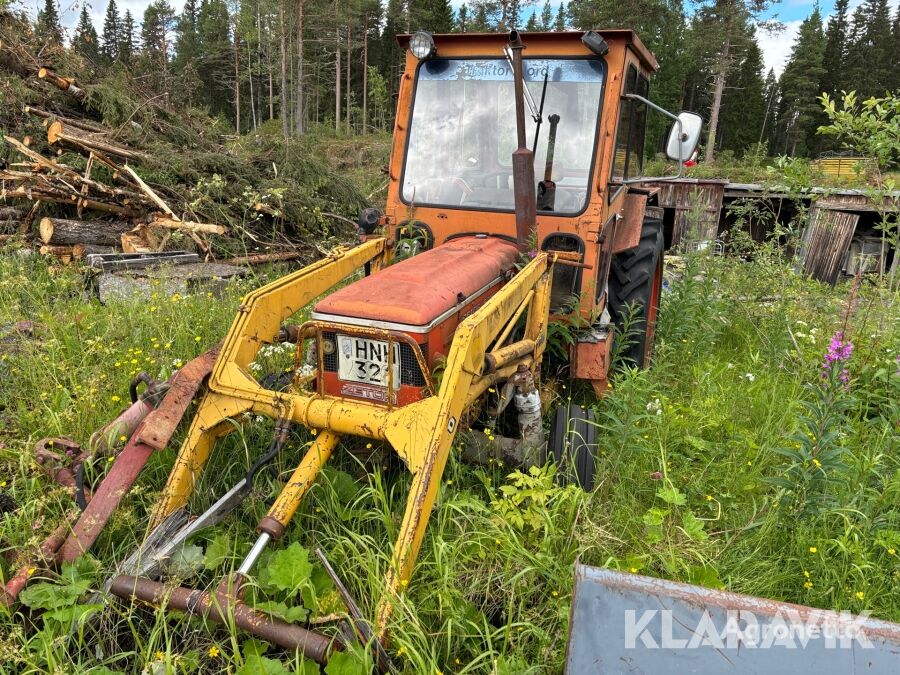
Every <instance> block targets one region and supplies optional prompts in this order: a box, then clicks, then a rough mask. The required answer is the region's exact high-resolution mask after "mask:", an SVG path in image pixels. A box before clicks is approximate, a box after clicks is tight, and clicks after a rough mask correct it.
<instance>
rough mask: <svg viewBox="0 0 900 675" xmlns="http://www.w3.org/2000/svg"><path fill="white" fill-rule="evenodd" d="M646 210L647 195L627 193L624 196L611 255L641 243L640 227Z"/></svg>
mask: <svg viewBox="0 0 900 675" xmlns="http://www.w3.org/2000/svg"><path fill="white" fill-rule="evenodd" d="M646 208H647V195H644V194H640V193H638V192H629V193H628V194H627V195H625V206H623V207H622V220H621V221H619V223H618V225H617V226H616V236H615V239H613V246H612V251H613V253H620V252H622V251H627V250H628V249H630V248H634V247H635V246H637V245H638V244H639V243H640V242H641V226H642V225H643V224H644V211H645V210H646Z"/></svg>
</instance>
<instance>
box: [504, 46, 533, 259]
mask: <svg viewBox="0 0 900 675" xmlns="http://www.w3.org/2000/svg"><path fill="white" fill-rule="evenodd" d="M523 49H525V45H524V44H522V37H521V36H520V35H519V31H517V30H511V31H509V52H510V54H511V57H510V61H511V62H512V68H513V89H514V92H515V99H516V138H517V140H518V147H517V148H516V149H515V151H514V152H513V154H512V169H513V198H514V204H515V210H516V243H517V244H518V246H519V249H520V250H525V247H526V246H527V245H528V240H529V239H530V238H531V234H532V232H533V231H534V228H535V225H536V222H537V201H536V196H535V187H534V153H533V152H532V151H531V148H529V147H528V143H527V141H526V140H525V78H524V76H523V74H522V50H523Z"/></svg>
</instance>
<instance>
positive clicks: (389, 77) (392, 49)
mask: <svg viewBox="0 0 900 675" xmlns="http://www.w3.org/2000/svg"><path fill="white" fill-rule="evenodd" d="M416 28H417V27H412V30H416ZM469 30H472V29H471V28H470V29H469ZM405 31H406V13H405V12H404V2H403V0H388V3H387V9H386V10H385V22H384V30H383V31H382V32H381V44H380V45H379V50H378V51H379V52H380V54H381V72H382V73H383V74H384V79H385V80H386V81H387V86H388V94H389V96H390V97H391V98H393V96H394V94H396V93H397V89H398V87H399V83H400V69H401V67H402V64H403V59H404V54H403V50H401V49H400V46H399V45H398V44H397V36H398V35H399V34H400V33H403V32H405Z"/></svg>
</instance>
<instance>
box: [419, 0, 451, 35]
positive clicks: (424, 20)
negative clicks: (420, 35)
mask: <svg viewBox="0 0 900 675" xmlns="http://www.w3.org/2000/svg"><path fill="white" fill-rule="evenodd" d="M408 11H409V23H410V28H411V29H412V30H418V29H422V30H427V31H430V32H432V33H449V32H450V31H452V30H453V25H454V21H455V17H454V16H453V7H452V6H451V5H450V0H415V1H414V2H409V3H408Z"/></svg>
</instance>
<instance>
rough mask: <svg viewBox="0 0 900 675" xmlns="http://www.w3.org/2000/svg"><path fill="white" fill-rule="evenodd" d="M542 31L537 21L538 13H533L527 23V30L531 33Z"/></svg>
mask: <svg viewBox="0 0 900 675" xmlns="http://www.w3.org/2000/svg"><path fill="white" fill-rule="evenodd" d="M540 29H541V27H540V26H539V25H538V21H537V12H532V13H531V14H530V15H529V16H528V21H527V22H526V23H525V30H526V31H527V32H529V33H533V32H535V31H538V30H540Z"/></svg>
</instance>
